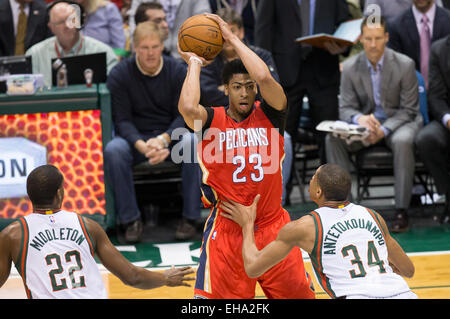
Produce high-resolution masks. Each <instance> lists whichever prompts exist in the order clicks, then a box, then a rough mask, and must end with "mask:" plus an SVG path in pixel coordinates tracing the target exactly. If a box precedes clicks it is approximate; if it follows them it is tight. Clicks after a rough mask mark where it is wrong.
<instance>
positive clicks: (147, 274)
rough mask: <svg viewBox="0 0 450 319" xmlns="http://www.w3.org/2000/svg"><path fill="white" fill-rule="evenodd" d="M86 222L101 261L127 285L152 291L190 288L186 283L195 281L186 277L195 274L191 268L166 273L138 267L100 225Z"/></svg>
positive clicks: (89, 220)
mask: <svg viewBox="0 0 450 319" xmlns="http://www.w3.org/2000/svg"><path fill="white" fill-rule="evenodd" d="M84 221H85V223H86V227H87V228H88V231H89V234H90V235H91V237H92V238H93V240H94V242H95V247H96V253H97V255H98V257H99V259H100V261H101V262H102V264H103V265H104V266H105V267H106V268H107V269H108V270H109V271H110V272H111V273H112V274H114V275H115V276H117V277H118V278H119V279H120V280H121V281H122V282H123V283H125V284H126V285H129V286H132V287H135V288H139V289H152V288H157V287H161V286H164V285H166V286H171V287H174V286H187V287H190V285H189V284H188V283H187V282H186V281H190V280H194V278H193V277H186V275H189V274H192V273H193V272H194V271H193V270H192V269H191V267H183V268H172V269H169V270H166V271H165V272H164V273H161V272H156V271H150V270H147V269H144V268H141V267H136V266H134V265H133V264H132V263H130V262H129V261H128V260H127V259H126V258H125V257H124V256H123V255H122V254H121V253H120V252H119V251H118V250H117V249H116V247H114V245H113V244H112V243H111V241H110V240H109V238H108V236H107V235H106V233H105V231H104V230H103V229H102V228H101V227H100V225H99V224H98V223H96V222H95V221H93V220H92V219H89V218H84Z"/></svg>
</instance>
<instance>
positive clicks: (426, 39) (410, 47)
mask: <svg viewBox="0 0 450 319" xmlns="http://www.w3.org/2000/svg"><path fill="white" fill-rule="evenodd" d="M448 34H450V11H449V10H447V9H444V8H442V7H439V6H436V4H435V3H434V0H429V1H421V0H413V5H412V6H411V8H409V9H407V10H406V11H404V12H403V13H402V14H401V15H399V16H398V17H397V18H395V19H394V20H393V22H392V24H391V27H390V28H389V43H388V46H389V47H390V48H391V49H393V50H395V51H397V52H400V53H403V54H405V55H407V56H409V57H410V58H411V59H413V60H414V62H415V63H416V69H417V71H419V72H420V73H421V74H422V76H423V78H424V80H425V85H426V87H427V88H428V63H429V59H430V58H429V57H430V46H431V43H433V42H434V41H436V40H439V39H441V38H443V37H445V36H446V35H448Z"/></svg>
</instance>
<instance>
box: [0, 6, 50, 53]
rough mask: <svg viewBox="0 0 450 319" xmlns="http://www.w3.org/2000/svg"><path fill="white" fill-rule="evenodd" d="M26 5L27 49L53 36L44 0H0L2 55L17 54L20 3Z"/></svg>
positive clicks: (0, 47)
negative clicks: (48, 23)
mask: <svg viewBox="0 0 450 319" xmlns="http://www.w3.org/2000/svg"><path fill="white" fill-rule="evenodd" d="M20 3H23V4H24V5H25V7H24V11H25V14H26V15H27V27H26V34H25V43H24V47H25V50H24V52H23V53H22V54H24V53H25V51H26V50H27V49H28V48H30V47H31V46H33V45H34V44H36V43H38V42H40V41H42V40H44V39H46V38H48V37H50V36H51V32H50V30H49V28H48V26H47V22H48V19H47V10H46V4H45V2H44V1H43V0H0V30H1V32H0V56H9V55H15V54H14V53H15V46H16V36H15V35H16V34H17V23H18V20H19V13H20V9H19V5H20Z"/></svg>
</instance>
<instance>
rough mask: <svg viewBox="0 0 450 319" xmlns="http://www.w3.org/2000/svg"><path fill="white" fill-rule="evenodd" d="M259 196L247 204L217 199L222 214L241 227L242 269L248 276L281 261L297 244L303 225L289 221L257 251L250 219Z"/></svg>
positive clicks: (253, 275)
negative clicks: (275, 236) (270, 240)
mask: <svg viewBox="0 0 450 319" xmlns="http://www.w3.org/2000/svg"><path fill="white" fill-rule="evenodd" d="M258 201H259V195H257V196H256V197H255V200H254V201H253V204H252V205H251V206H244V205H241V204H238V203H236V202H234V201H232V200H228V201H223V202H221V209H222V210H223V212H222V213H221V214H222V216H224V217H226V218H228V219H231V220H232V221H234V222H236V223H238V224H239V225H240V226H241V227H242V235H243V243H242V256H243V259H244V267H245V272H246V273H247V275H248V276H249V277H251V278H255V277H259V276H261V275H262V274H264V273H265V272H266V271H267V270H269V269H270V268H272V267H273V266H275V265H276V264H278V263H279V262H280V261H282V260H283V259H284V258H285V257H286V256H287V255H288V254H289V252H290V251H291V249H292V248H293V247H294V246H299V244H300V242H299V241H298V240H297V239H298V238H299V237H301V236H303V235H304V234H303V231H302V228H303V226H302V225H303V224H302V223H298V222H290V223H288V224H286V225H285V226H284V227H283V228H282V229H281V230H280V232H279V233H278V236H277V238H276V239H275V240H274V241H272V242H271V243H269V244H268V245H267V246H265V247H264V248H263V249H261V250H258V248H257V247H256V244H255V236H254V232H253V229H254V221H255V217H256V206H257V203H258Z"/></svg>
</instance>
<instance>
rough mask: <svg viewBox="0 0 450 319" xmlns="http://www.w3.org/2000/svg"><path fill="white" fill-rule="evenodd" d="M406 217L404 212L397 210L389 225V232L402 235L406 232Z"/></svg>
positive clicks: (407, 227) (407, 226)
mask: <svg viewBox="0 0 450 319" xmlns="http://www.w3.org/2000/svg"><path fill="white" fill-rule="evenodd" d="M408 229H409V225H408V215H407V214H406V210H404V209H399V210H397V212H396V216H395V219H394V221H393V222H392V225H391V232H393V233H403V232H406V231H408Z"/></svg>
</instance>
